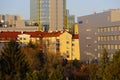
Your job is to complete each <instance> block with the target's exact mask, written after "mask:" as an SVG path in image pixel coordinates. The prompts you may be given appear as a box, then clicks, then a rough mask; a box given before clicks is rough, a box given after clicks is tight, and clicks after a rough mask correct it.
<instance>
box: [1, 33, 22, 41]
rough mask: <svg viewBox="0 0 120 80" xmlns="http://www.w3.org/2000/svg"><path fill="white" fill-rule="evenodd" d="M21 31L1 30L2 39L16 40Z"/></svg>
mask: <svg viewBox="0 0 120 80" xmlns="http://www.w3.org/2000/svg"><path fill="white" fill-rule="evenodd" d="M19 34H21V32H0V40H12V39H14V40H16V39H17V36H18V35H19Z"/></svg>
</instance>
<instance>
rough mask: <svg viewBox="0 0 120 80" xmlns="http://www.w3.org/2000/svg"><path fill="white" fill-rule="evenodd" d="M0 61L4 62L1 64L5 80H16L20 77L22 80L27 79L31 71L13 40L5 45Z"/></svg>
mask: <svg viewBox="0 0 120 80" xmlns="http://www.w3.org/2000/svg"><path fill="white" fill-rule="evenodd" d="M0 61H2V62H1V63H0V65H1V73H2V75H3V77H4V78H5V80H16V78H17V79H18V77H19V79H21V80H24V79H25V75H26V72H28V71H29V64H28V62H27V61H26V59H25V54H24V53H23V52H21V47H20V45H19V44H18V43H17V42H16V41H14V40H11V41H10V42H9V43H7V44H5V46H4V47H3V51H2V52H1V59H0ZM19 79H18V80H19Z"/></svg>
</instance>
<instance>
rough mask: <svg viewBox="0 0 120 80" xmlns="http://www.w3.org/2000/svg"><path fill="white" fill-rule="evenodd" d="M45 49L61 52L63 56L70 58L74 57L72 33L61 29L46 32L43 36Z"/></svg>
mask: <svg viewBox="0 0 120 80" xmlns="http://www.w3.org/2000/svg"><path fill="white" fill-rule="evenodd" d="M43 43H44V44H43V45H44V49H45V50H44V51H46V50H47V51H48V52H52V53H56V54H60V55H61V56H62V57H64V58H67V59H68V60H71V59H72V55H71V45H72V35H71V34H69V33H68V32H66V31H65V32H64V31H59V32H52V33H46V34H45V35H44V36H43Z"/></svg>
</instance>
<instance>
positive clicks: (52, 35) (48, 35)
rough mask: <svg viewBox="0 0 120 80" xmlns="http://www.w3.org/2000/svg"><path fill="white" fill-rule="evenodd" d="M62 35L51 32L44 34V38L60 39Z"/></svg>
mask: <svg viewBox="0 0 120 80" xmlns="http://www.w3.org/2000/svg"><path fill="white" fill-rule="evenodd" d="M61 34H62V33H61V32H51V33H44V34H43V35H42V36H43V37H58V36H60V35H61Z"/></svg>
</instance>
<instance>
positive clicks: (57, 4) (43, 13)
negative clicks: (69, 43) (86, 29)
mask: <svg viewBox="0 0 120 80" xmlns="http://www.w3.org/2000/svg"><path fill="white" fill-rule="evenodd" d="M65 10H66V0H30V19H31V20H33V21H38V19H39V17H40V24H41V25H42V27H43V28H44V30H47V31H48V30H49V31H55V30H63V26H64V16H65Z"/></svg>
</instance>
